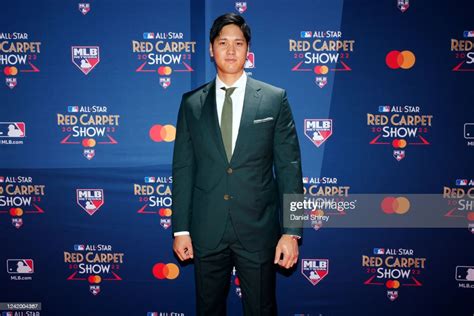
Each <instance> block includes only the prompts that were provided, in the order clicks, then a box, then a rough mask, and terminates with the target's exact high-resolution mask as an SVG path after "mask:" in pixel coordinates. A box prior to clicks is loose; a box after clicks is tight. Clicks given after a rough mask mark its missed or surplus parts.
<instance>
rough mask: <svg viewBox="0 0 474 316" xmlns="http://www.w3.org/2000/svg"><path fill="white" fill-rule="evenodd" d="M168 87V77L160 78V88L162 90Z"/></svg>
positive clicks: (169, 82)
mask: <svg viewBox="0 0 474 316" xmlns="http://www.w3.org/2000/svg"><path fill="white" fill-rule="evenodd" d="M170 85H171V78H170V77H165V78H160V86H162V87H163V88H164V89H166V88H168V87H169V86H170Z"/></svg>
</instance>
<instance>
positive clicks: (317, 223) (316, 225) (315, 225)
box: [311, 220, 323, 230]
mask: <svg viewBox="0 0 474 316" xmlns="http://www.w3.org/2000/svg"><path fill="white" fill-rule="evenodd" d="M311 226H312V227H313V229H314V230H319V229H320V228H321V227H323V221H321V220H313V221H311Z"/></svg>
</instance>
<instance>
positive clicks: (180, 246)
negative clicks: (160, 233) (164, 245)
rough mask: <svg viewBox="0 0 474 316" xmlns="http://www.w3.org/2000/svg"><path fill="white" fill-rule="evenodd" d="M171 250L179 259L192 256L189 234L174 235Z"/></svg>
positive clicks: (191, 257)
mask: <svg viewBox="0 0 474 316" xmlns="http://www.w3.org/2000/svg"><path fill="white" fill-rule="evenodd" d="M173 250H174V252H175V253H176V255H177V256H178V258H179V260H181V261H185V260H188V259H193V258H194V253H193V244H192V242H191V237H190V236H189V235H184V236H176V237H174V241H173Z"/></svg>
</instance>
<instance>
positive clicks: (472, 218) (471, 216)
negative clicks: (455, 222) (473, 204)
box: [467, 212, 474, 222]
mask: <svg viewBox="0 0 474 316" xmlns="http://www.w3.org/2000/svg"><path fill="white" fill-rule="evenodd" d="M467 220H468V221H470V222H474V212H469V213H467Z"/></svg>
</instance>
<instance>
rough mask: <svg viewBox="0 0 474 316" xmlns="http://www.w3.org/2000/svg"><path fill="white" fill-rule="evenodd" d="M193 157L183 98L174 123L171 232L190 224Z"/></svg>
mask: <svg viewBox="0 0 474 316" xmlns="http://www.w3.org/2000/svg"><path fill="white" fill-rule="evenodd" d="M194 170H195V159H194V149H193V144H192V141H191V134H190V131H189V126H188V122H187V119H186V110H185V99H184V97H183V98H182V100H181V105H180V107H179V112H178V122H177V123H176V139H175V142H174V150H173V189H172V198H173V213H172V215H171V219H172V225H173V233H175V232H182V231H189V229H190V224H191V213H192V199H193V187H194Z"/></svg>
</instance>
